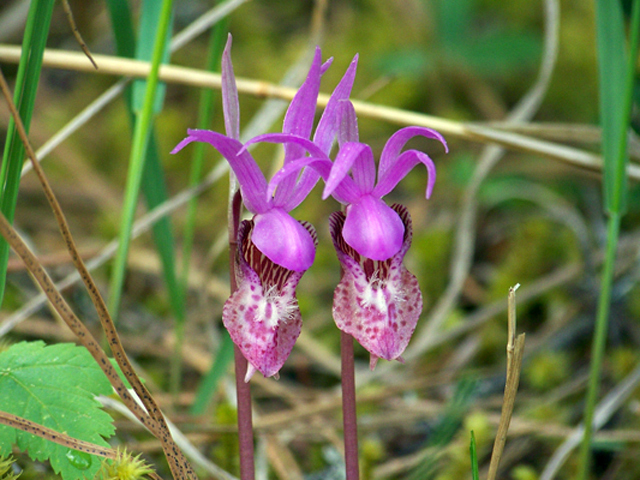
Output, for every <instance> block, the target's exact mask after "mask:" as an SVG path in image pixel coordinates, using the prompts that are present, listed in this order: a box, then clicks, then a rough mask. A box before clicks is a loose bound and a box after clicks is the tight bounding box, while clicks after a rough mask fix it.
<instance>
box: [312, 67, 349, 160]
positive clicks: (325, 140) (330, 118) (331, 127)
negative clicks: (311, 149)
mask: <svg viewBox="0 0 640 480" xmlns="http://www.w3.org/2000/svg"><path fill="white" fill-rule="evenodd" d="M357 67H358V55H356V56H355V57H353V60H352V61H351V64H350V65H349V68H347V71H346V72H345V74H344V76H343V77H342V80H340V83H338V85H337V86H336V88H335V89H334V90H333V93H332V94H331V97H329V102H328V103H327V106H326V107H325V109H324V112H323V113H322V117H320V121H319V122H318V126H317V127H316V133H315V134H314V136H313V141H314V142H315V143H316V144H317V145H318V146H319V147H320V149H321V150H322V151H323V152H324V153H325V154H327V155H328V154H329V151H331V146H332V145H333V141H334V139H335V137H336V133H337V131H338V122H339V119H338V118H337V115H338V104H339V102H340V100H346V99H347V98H349V95H350V94H351V88H352V87H353V81H354V80H355V78H356V68H357Z"/></svg>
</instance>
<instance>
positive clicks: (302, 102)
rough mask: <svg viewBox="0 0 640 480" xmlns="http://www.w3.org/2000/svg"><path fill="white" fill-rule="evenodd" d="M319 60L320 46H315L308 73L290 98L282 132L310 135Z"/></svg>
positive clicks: (318, 80)
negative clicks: (291, 98)
mask: <svg viewBox="0 0 640 480" xmlns="http://www.w3.org/2000/svg"><path fill="white" fill-rule="evenodd" d="M321 60H322V59H321V53H320V48H319V47H316V51H315V55H314V57H313V62H312V63H311V68H310V70H309V74H308V75H307V78H306V80H305V81H304V83H303V84H302V85H301V86H300V88H299V89H298V91H297V92H296V94H295V96H294V97H293V100H291V103H290V104H289V108H288V109H287V113H286V114H285V116H284V124H283V127H282V133H292V134H294V135H299V136H301V137H306V138H309V136H310V135H311V129H312V128H313V118H314V115H315V112H316V102H317V100H318V92H319V90H320V65H321ZM285 147H286V145H285ZM298 156H299V155H298Z"/></svg>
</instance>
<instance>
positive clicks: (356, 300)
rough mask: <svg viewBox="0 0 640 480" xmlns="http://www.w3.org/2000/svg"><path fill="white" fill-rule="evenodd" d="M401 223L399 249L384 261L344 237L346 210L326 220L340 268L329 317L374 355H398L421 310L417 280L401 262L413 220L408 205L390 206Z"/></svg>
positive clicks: (409, 335)
mask: <svg viewBox="0 0 640 480" xmlns="http://www.w3.org/2000/svg"><path fill="white" fill-rule="evenodd" d="M392 208H393V209H394V210H395V211H396V212H397V213H398V214H399V215H400V218H401V219H402V221H403V223H404V225H405V235H404V243H403V246H402V248H401V249H400V251H399V252H398V253H397V254H396V255H394V256H393V257H392V258H390V259H389V260H386V261H373V260H371V259H367V258H364V257H362V256H360V255H359V254H357V253H356V252H355V251H354V250H353V249H352V248H351V247H349V246H348V245H347V244H346V243H345V242H344V239H343V238H342V227H343V225H344V218H345V217H344V214H343V213H342V212H335V213H333V214H332V216H331V219H330V225H331V236H332V238H333V242H334V246H335V248H336V252H337V254H338V259H339V260H340V263H341V265H342V268H343V273H342V279H341V280H340V283H339V284H338V286H337V288H336V290H335V293H334V296H333V318H334V320H335V322H336V325H337V326H338V328H339V329H340V330H342V331H344V332H346V333H348V334H350V335H352V336H353V337H354V338H355V339H356V340H358V342H360V344H361V345H362V346H363V347H364V348H366V349H367V350H368V351H369V353H370V354H371V355H372V359H371V360H372V365H373V366H375V362H376V361H377V360H375V359H374V358H373V357H377V358H383V359H385V360H394V359H398V358H399V357H400V355H402V352H404V350H405V348H406V347H407V345H408V343H409V340H410V339H411V335H412V334H413V331H414V330H415V328H416V325H417V323H418V318H419V316H420V313H421V312H422V294H421V292H420V287H419V285H418V281H417V279H416V277H415V276H414V275H412V274H411V273H410V272H409V271H408V270H407V269H406V268H405V267H404V265H403V264H402V260H403V258H404V256H405V254H406V252H407V250H408V249H409V246H410V245H411V235H412V231H411V220H410V217H409V213H408V212H407V210H406V208H404V207H402V206H400V205H394V206H393V207H392Z"/></svg>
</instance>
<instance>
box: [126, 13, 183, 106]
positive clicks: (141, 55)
mask: <svg viewBox="0 0 640 480" xmlns="http://www.w3.org/2000/svg"><path fill="white" fill-rule="evenodd" d="M161 7H162V4H161V3H160V2H157V1H153V2H151V1H146V2H142V15H141V17H140V26H139V28H138V41H137V42H136V59H138V60H146V61H150V60H151V58H152V55H153V48H154V44H152V43H151V42H149V41H147V39H149V38H154V36H155V34H156V32H157V31H158V25H159V23H160V17H161V15H162V11H161ZM171 24H173V20H171V22H170V25H171ZM170 40H171V29H167V35H166V38H165V42H164V51H163V53H162V63H167V62H168V60H169V41H170ZM146 84H147V82H146V81H145V80H135V81H134V82H133V92H132V94H133V111H134V112H135V113H136V115H139V114H140V111H141V110H142V108H143V104H144V98H145V89H146ZM165 91H166V85H165V83H164V82H158V86H157V88H156V95H155V103H154V105H153V112H154V113H156V114H157V113H158V112H160V110H162V104H163V103H164V96H165Z"/></svg>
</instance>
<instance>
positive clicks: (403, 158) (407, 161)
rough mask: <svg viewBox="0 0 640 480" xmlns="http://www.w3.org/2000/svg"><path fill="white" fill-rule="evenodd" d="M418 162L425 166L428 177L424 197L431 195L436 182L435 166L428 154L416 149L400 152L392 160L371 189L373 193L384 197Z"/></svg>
mask: <svg viewBox="0 0 640 480" xmlns="http://www.w3.org/2000/svg"><path fill="white" fill-rule="evenodd" d="M419 163H422V164H424V166H425V167H427V172H428V173H429V179H428V181H427V193H426V197H427V198H429V197H431V192H433V186H434V185H435V183H436V166H435V164H434V163H433V160H431V158H430V157H429V155H427V154H426V153H423V152H419V151H418V150H407V151H406V152H402V154H400V156H399V157H397V158H396V159H395V160H394V161H393V163H392V165H391V168H387V170H386V171H385V172H384V173H382V174H381V175H380V178H379V179H378V184H377V185H376V187H375V188H374V189H373V195H375V196H376V197H378V198H381V197H384V196H385V195H386V194H388V193H389V192H390V191H391V190H393V189H394V188H395V187H396V185H397V184H398V182H399V181H400V180H402V179H403V178H404V177H405V176H406V175H407V174H408V173H409V172H410V171H411V170H412V169H413V167H415V166H416V165H418V164H419Z"/></svg>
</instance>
